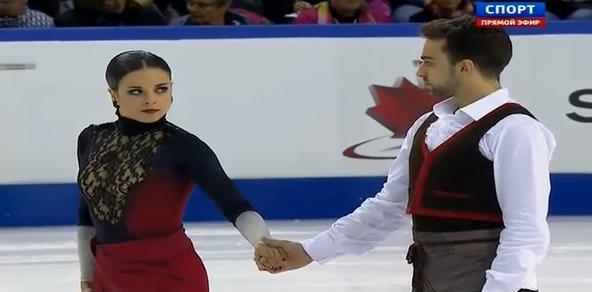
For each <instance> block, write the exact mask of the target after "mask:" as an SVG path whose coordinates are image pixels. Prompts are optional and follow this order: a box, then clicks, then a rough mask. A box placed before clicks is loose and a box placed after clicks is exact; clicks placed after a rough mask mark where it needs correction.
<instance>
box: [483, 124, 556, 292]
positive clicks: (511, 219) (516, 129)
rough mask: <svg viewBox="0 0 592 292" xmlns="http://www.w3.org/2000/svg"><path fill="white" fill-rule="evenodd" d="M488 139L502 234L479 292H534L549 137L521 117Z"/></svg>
mask: <svg viewBox="0 0 592 292" xmlns="http://www.w3.org/2000/svg"><path fill="white" fill-rule="evenodd" d="M499 126H500V131H499V132H498V133H495V134H494V135H493V137H492V138H491V143H490V145H491V149H490V150H491V152H492V154H493V167H494V175H495V186H496V190H497V196H498V201H499V204H500V207H501V209H502V213H503V220H504V225H505V228H504V230H503V231H502V233H501V236H500V245H499V246H498V249H497V256H496V258H495V259H494V261H493V263H492V265H491V269H490V270H488V271H487V272H486V277H487V281H486V284H485V286H484V287H483V290H482V292H498V291H518V290H520V289H532V290H536V289H537V281H536V276H535V273H534V269H535V267H536V266H537V265H538V264H539V263H541V262H542V260H543V259H544V257H545V256H546V254H547V250H548V247H549V241H550V235H549V226H548V224H547V221H546V218H547V212H548V203H549V193H550V179H549V163H550V161H551V157H552V155H553V150H554V148H555V145H556V143H555V140H554V138H553V135H552V134H551V132H549V131H548V130H547V129H545V128H544V127H543V126H542V125H541V124H540V123H538V122H537V121H535V120H533V119H532V118H530V117H527V116H523V115H516V116H511V117H509V118H506V119H504V120H502V121H501V122H500V124H499Z"/></svg>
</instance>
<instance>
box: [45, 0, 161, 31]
mask: <svg viewBox="0 0 592 292" xmlns="http://www.w3.org/2000/svg"><path fill="white" fill-rule="evenodd" d="M55 24H56V26H59V27H81V26H87V27H88V26H160V25H166V24H167V20H166V18H165V16H164V15H163V14H162V13H161V12H160V11H159V10H158V9H157V8H156V6H154V5H151V4H150V5H148V4H147V3H145V2H144V1H139V0H74V9H72V10H69V11H66V12H63V13H60V14H59V15H57V16H56V17H55Z"/></svg>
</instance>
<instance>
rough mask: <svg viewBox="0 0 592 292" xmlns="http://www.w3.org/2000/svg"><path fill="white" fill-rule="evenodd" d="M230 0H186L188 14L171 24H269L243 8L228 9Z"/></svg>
mask: <svg viewBox="0 0 592 292" xmlns="http://www.w3.org/2000/svg"><path fill="white" fill-rule="evenodd" d="M231 2H232V0H186V3H187V11H188V12H189V14H188V15H185V16H182V17H179V18H178V19H176V20H174V21H173V23H172V24H173V25H249V24H271V22H270V21H269V20H267V19H265V18H264V17H262V16H260V15H258V14H255V13H253V12H250V11H247V10H244V9H238V8H235V9H230V5H231Z"/></svg>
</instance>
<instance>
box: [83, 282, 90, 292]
mask: <svg viewBox="0 0 592 292" xmlns="http://www.w3.org/2000/svg"><path fill="white" fill-rule="evenodd" d="M80 292H92V281H80Z"/></svg>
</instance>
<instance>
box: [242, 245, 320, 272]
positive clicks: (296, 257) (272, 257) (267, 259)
mask: <svg viewBox="0 0 592 292" xmlns="http://www.w3.org/2000/svg"><path fill="white" fill-rule="evenodd" d="M253 260H254V261H255V264H256V265H257V268H258V269H259V271H266V272H269V273H271V274H278V273H282V272H286V271H290V270H296V269H300V268H302V267H304V266H306V265H308V264H310V263H311V262H312V259H311V258H310V256H309V255H308V254H307V253H306V251H304V248H303V247H302V245H301V244H300V243H298V242H293V241H289V240H277V239H271V238H262V239H261V242H259V243H257V245H256V246H255V256H254V258H253Z"/></svg>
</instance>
